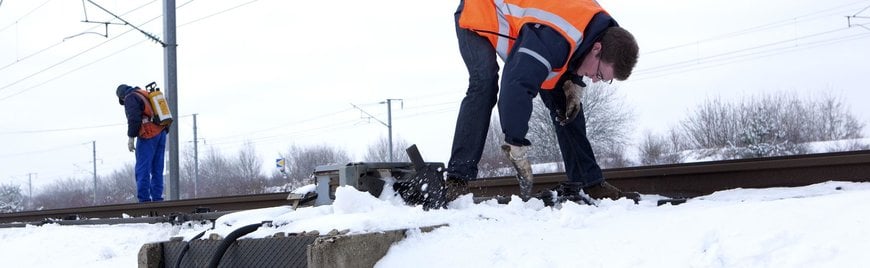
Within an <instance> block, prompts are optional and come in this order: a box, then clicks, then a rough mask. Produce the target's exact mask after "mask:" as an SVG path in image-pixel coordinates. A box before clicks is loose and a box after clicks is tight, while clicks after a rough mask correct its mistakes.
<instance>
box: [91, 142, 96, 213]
mask: <svg viewBox="0 0 870 268" xmlns="http://www.w3.org/2000/svg"><path fill="white" fill-rule="evenodd" d="M91 144H92V145H93V148H94V206H96V205H97V141H91Z"/></svg>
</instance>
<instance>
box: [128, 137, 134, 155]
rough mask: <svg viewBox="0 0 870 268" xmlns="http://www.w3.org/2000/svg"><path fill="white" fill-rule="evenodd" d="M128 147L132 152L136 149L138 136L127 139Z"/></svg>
mask: <svg viewBox="0 0 870 268" xmlns="http://www.w3.org/2000/svg"><path fill="white" fill-rule="evenodd" d="M127 149H128V150H130V151H131V152H133V151H136V138H135V137H130V139H129V140H127Z"/></svg>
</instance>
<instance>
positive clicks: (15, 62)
mask: <svg viewBox="0 0 870 268" xmlns="http://www.w3.org/2000/svg"><path fill="white" fill-rule="evenodd" d="M49 1H51V0H49ZM156 1H157V0H152V1H151V2H148V3H145V4H143V5H141V6H139V7H136V8H134V9H131V10H128V11H127V12H124V13H122V14H121V16H124V15H127V14H129V13H132V12H134V11H136V10H139V9H141V8H144V7H146V6H148V5H150V4H151V3H154V2H156ZM47 2H48V1H46V3H47ZM98 27H100V26H93V27H91V28H88V29H86V30H84V31H85V32H88V31H91V30H93V29H96V28H98ZM65 42H66V38H64V39H62V40H61V41H59V42H57V43H54V44H52V45H49V46H47V47H45V48H42V49H40V50H37V51H36V52H34V53H31V54H28V55H26V56H24V57H20V58H17V59H16V60H15V61H12V62H10V63H9V64H7V65H5V66H3V67H0V71H3V70H4V69H6V68H9V67H12V66H14V65H16V64H19V63H21V62H23V61H25V60H27V59H29V58H31V57H34V56H37V55H39V54H42V53H44V52H46V51H48V50H51V49H52V48H55V47H57V46H59V45H62V44H65Z"/></svg>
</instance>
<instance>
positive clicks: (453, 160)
mask: <svg viewBox="0 0 870 268" xmlns="http://www.w3.org/2000/svg"><path fill="white" fill-rule="evenodd" d="M463 4H464V2H463V1H460V3H459V8H458V9H457V10H456V13H455V14H454V17H455V22H456V38H457V39H458V41H459V53H460V54H461V55H462V60H463V61H465V66H466V67H467V68H468V75H469V77H468V90H467V91H466V93H465V98H463V99H462V104H461V105H460V107H459V117H458V118H457V120H456V130H455V133H454V134H453V147H452V150H451V151H450V161H449V162H448V167H447V174H448V176H450V177H453V178H457V179H463V180H471V179H475V178H477V164H478V162H480V156H481V155H482V154H483V146H484V144H485V143H486V132H487V130H489V119H490V116H491V115H492V108H493V107H495V104H496V100H497V99H498V70H499V68H498V62H497V61H496V57H497V56H496V53H495V48H493V47H492V45H491V44H490V43H489V41H488V40H487V39H486V38H484V37H482V36H480V35H478V34H477V33H474V32H473V31H470V30H467V29H462V28H459V15H460V14H461V13H462V7H463Z"/></svg>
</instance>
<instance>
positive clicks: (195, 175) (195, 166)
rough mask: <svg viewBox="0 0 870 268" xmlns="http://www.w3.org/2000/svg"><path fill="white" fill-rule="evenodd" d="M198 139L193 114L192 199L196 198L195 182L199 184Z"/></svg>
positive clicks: (194, 115)
mask: <svg viewBox="0 0 870 268" xmlns="http://www.w3.org/2000/svg"><path fill="white" fill-rule="evenodd" d="M198 144H199V139H198V138H197V137H196V114H193V198H196V189H197V186H196V184H197V182H199V149H198V148H197V145H198Z"/></svg>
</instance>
